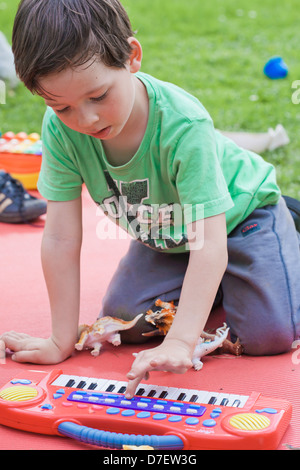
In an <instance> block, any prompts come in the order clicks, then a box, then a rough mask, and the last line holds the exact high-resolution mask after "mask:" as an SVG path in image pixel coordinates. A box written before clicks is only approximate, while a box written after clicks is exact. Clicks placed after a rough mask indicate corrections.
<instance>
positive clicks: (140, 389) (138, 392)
mask: <svg viewBox="0 0 300 470" xmlns="http://www.w3.org/2000/svg"><path fill="white" fill-rule="evenodd" d="M144 393H145V389H144V388H139V389H138V391H137V392H136V395H138V396H139V397H140V396H141V395H143V394H144Z"/></svg>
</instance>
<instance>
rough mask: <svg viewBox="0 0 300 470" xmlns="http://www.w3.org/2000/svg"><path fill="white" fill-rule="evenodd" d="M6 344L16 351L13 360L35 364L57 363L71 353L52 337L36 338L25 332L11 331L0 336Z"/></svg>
mask: <svg viewBox="0 0 300 470" xmlns="http://www.w3.org/2000/svg"><path fill="white" fill-rule="evenodd" d="M0 340H2V341H4V343H5V346H6V347H7V348H8V349H10V350H11V351H13V352H14V354H13V355H12V360H13V361H16V362H31V363H34V364H57V363H59V362H62V361H63V360H65V359H66V358H67V357H68V356H69V355H70V354H71V352H70V353H67V352H63V351H61V350H60V349H59V347H58V346H57V345H56V344H55V342H54V341H53V339H52V338H48V339H43V338H35V337H33V336H30V335H26V334H24V333H16V332H15V331H10V332H9V333H4V334H3V335H1V336H0Z"/></svg>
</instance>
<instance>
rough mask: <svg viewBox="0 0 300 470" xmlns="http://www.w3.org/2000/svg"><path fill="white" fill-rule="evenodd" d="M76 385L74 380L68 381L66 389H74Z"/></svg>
mask: <svg viewBox="0 0 300 470" xmlns="http://www.w3.org/2000/svg"><path fill="white" fill-rule="evenodd" d="M74 384H75V380H74V379H70V380H68V382H67V383H66V385H65V387H73V385H74Z"/></svg>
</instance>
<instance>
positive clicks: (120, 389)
mask: <svg viewBox="0 0 300 470" xmlns="http://www.w3.org/2000/svg"><path fill="white" fill-rule="evenodd" d="M127 385H128V382H118V383H117V384H116V389H115V393H120V394H121V395H124V393H125V392H126V389H127Z"/></svg>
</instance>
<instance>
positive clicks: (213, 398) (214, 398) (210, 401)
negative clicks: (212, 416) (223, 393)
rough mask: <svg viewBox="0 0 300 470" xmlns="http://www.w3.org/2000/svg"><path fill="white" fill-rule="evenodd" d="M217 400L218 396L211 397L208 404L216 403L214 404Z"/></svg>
mask: <svg viewBox="0 0 300 470" xmlns="http://www.w3.org/2000/svg"><path fill="white" fill-rule="evenodd" d="M216 401H217V398H216V397H211V398H210V400H209V402H208V404H209V405H214V404H215V403H216Z"/></svg>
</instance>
